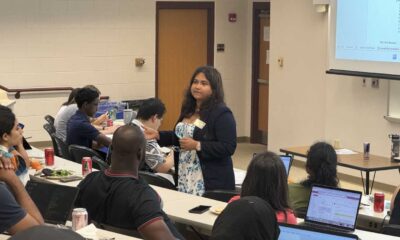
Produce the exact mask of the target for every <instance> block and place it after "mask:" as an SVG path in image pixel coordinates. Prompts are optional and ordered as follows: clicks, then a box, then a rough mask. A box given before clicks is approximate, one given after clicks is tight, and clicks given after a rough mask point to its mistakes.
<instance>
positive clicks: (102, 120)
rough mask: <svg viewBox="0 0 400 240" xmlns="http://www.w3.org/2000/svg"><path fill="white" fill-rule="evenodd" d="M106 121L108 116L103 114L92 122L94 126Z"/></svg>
mask: <svg viewBox="0 0 400 240" xmlns="http://www.w3.org/2000/svg"><path fill="white" fill-rule="evenodd" d="M107 120H108V115H107V113H103V114H102V115H100V116H99V117H98V118H95V119H94V120H93V122H92V124H94V125H101V124H102V123H103V122H104V121H107Z"/></svg>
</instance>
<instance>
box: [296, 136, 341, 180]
mask: <svg viewBox="0 0 400 240" xmlns="http://www.w3.org/2000/svg"><path fill="white" fill-rule="evenodd" d="M336 167H337V155H336V152H335V149H334V148H333V147H332V146H331V145H330V144H329V143H326V142H317V143H315V144H314V145H312V146H311V147H310V150H309V151H308V153H307V162H306V169H307V172H308V178H307V179H306V180H304V181H303V182H301V184H302V185H303V186H306V187H310V186H311V185H312V184H320V185H325V186H330V187H337V186H338V184H339V179H338V178H337V175H336V174H337V170H336Z"/></svg>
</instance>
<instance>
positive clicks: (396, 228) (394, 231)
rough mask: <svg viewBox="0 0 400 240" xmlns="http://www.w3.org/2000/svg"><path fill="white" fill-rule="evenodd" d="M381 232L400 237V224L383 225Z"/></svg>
mask: <svg viewBox="0 0 400 240" xmlns="http://www.w3.org/2000/svg"><path fill="white" fill-rule="evenodd" d="M381 233H383V234H386V235H391V236H396V237H400V225H397V224H387V225H383V227H382V229H381Z"/></svg>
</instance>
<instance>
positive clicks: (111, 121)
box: [107, 119, 113, 127]
mask: <svg viewBox="0 0 400 240" xmlns="http://www.w3.org/2000/svg"><path fill="white" fill-rule="evenodd" d="M112 125H113V120H112V119H108V120H107V127H111V126H112Z"/></svg>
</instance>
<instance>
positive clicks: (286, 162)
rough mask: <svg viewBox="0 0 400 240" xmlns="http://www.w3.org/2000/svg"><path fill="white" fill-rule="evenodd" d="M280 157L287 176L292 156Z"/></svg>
mask: <svg viewBox="0 0 400 240" xmlns="http://www.w3.org/2000/svg"><path fill="white" fill-rule="evenodd" d="M280 158H281V160H282V162H283V165H285V169H286V174H287V175H288V176H289V170H290V166H291V165H292V156H288V155H281V156H280Z"/></svg>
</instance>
